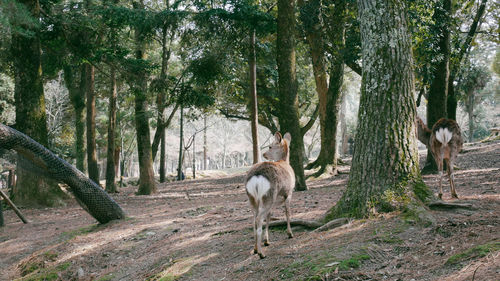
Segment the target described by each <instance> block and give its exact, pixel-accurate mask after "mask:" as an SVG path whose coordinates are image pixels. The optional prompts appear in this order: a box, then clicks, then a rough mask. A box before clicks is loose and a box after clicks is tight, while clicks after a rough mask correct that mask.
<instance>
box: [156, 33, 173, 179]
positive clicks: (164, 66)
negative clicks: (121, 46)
mask: <svg viewBox="0 0 500 281" xmlns="http://www.w3.org/2000/svg"><path fill="white" fill-rule="evenodd" d="M167 35H168V27H167V25H164V26H163V30H162V48H161V49H162V53H161V72H160V81H161V82H160V83H161V84H162V87H161V90H160V92H159V93H158V96H157V97H156V104H157V107H158V117H157V127H156V132H155V136H154V139H153V144H152V154H153V161H154V160H155V158H156V153H157V151H158V145H159V144H160V142H162V141H163V144H162V145H165V141H164V139H165V129H166V127H167V126H168V125H169V124H167V123H166V120H165V109H166V108H165V103H166V91H167V89H166V85H167V83H166V82H167V71H168V61H169V59H170V54H171V51H170V49H169V48H168V46H167V41H168V37H167ZM163 152H165V150H164V149H163ZM160 153H162V152H161V149H160ZM162 157H163V159H165V155H161V154H160V158H162ZM161 177H162V175H161V162H160V178H161ZM163 177H165V175H163Z"/></svg>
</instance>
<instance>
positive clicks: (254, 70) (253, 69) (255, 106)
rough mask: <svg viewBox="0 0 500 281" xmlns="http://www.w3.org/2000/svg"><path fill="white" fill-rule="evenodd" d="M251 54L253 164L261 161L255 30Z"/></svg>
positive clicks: (251, 35) (252, 31)
mask: <svg viewBox="0 0 500 281" xmlns="http://www.w3.org/2000/svg"><path fill="white" fill-rule="evenodd" d="M250 33H251V34H250V42H249V46H250V52H249V57H248V66H249V71H250V124H251V127H252V147H253V163H254V164H256V163H259V161H260V148H259V131H258V127H259V116H258V114H259V110H258V102H257V58H256V54H255V29H252V30H251V31H250Z"/></svg>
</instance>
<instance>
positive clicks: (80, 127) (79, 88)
mask: <svg viewBox="0 0 500 281" xmlns="http://www.w3.org/2000/svg"><path fill="white" fill-rule="evenodd" d="M79 68H80V72H81V73H84V72H85V70H84V66H83V65H82V66H80V67H79ZM81 77H84V75H81ZM64 80H65V83H66V87H67V88H68V92H69V97H70V100H71V105H72V106H73V109H74V110H75V151H76V168H77V169H78V170H80V171H82V172H84V173H85V172H86V165H85V112H84V109H85V92H84V88H83V87H84V85H85V83H84V81H85V80H84V79H83V83H82V79H80V80H79V82H80V83H79V85H78V84H77V75H76V73H75V71H74V69H73V67H71V66H69V65H65V66H64Z"/></svg>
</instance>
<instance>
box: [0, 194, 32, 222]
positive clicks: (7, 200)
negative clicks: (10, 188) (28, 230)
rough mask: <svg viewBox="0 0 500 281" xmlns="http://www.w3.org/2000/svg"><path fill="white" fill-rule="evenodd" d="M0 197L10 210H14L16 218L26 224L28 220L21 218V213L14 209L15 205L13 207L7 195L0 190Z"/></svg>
mask: <svg viewBox="0 0 500 281" xmlns="http://www.w3.org/2000/svg"><path fill="white" fill-rule="evenodd" d="M0 195H1V196H2V197H3V199H5V201H6V202H7V203H8V204H9V205H10V207H12V210H14V212H15V213H16V214H17V216H18V217H19V218H20V219H21V220H22V221H23V222H24V223H28V220H27V219H26V218H25V217H24V216H23V214H21V211H19V209H18V208H17V207H16V205H14V203H12V201H10V199H9V197H8V196H7V194H5V193H3V191H1V190H0Z"/></svg>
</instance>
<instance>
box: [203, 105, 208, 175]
mask: <svg viewBox="0 0 500 281" xmlns="http://www.w3.org/2000/svg"><path fill="white" fill-rule="evenodd" d="M207 153H208V146H207V116H206V115H205V116H204V117H203V170H207V169H208V165H207Z"/></svg>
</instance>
